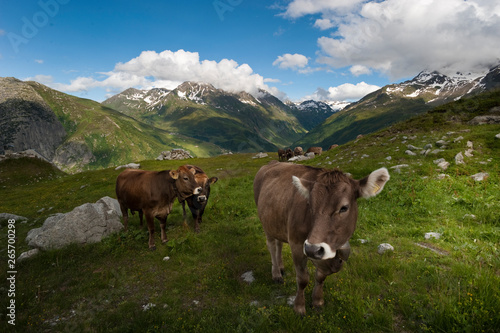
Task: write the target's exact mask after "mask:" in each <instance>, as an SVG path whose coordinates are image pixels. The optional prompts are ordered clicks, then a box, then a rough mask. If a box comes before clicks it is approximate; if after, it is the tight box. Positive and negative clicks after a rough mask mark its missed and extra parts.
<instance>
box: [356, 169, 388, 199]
mask: <svg viewBox="0 0 500 333" xmlns="http://www.w3.org/2000/svg"><path fill="white" fill-rule="evenodd" d="M390 178H391V176H389V171H387V169H386V168H380V169H377V170H375V171H373V172H372V173H371V174H370V175H368V176H367V177H365V178H363V179H361V180H360V181H359V196H360V197H363V198H371V197H374V196H376V195H377V194H379V193H380V192H382V190H383V189H384V185H385V183H387V181H388V180H389V179H390Z"/></svg>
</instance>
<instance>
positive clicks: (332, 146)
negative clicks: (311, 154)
mask: <svg viewBox="0 0 500 333" xmlns="http://www.w3.org/2000/svg"><path fill="white" fill-rule="evenodd" d="M338 146H339V145H337V144H334V145H331V146H330V147H329V148H328V150H332V149H333V148H337V147H338Z"/></svg>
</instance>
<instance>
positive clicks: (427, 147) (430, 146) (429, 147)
mask: <svg viewBox="0 0 500 333" xmlns="http://www.w3.org/2000/svg"><path fill="white" fill-rule="evenodd" d="M424 149H425V150H427V149H432V145H431V144H430V143H428V144H426V145H425V146H424Z"/></svg>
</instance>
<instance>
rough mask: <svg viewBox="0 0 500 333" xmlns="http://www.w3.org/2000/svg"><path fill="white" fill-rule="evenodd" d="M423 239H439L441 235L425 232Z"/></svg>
mask: <svg viewBox="0 0 500 333" xmlns="http://www.w3.org/2000/svg"><path fill="white" fill-rule="evenodd" d="M424 237H425V239H431V238H435V239H439V238H440V237H441V234H440V233H437V232H427V233H425V235H424Z"/></svg>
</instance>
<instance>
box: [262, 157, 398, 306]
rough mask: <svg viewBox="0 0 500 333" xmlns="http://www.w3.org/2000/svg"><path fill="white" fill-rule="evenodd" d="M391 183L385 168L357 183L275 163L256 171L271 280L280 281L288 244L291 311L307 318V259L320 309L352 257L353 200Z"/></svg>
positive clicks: (336, 174)
mask: <svg viewBox="0 0 500 333" xmlns="http://www.w3.org/2000/svg"><path fill="white" fill-rule="evenodd" d="M388 180H389V173H388V172H387V169H386V168H381V169H378V170H375V171H373V172H372V173H371V174H370V175H369V176H367V177H365V178H363V179H361V180H355V179H352V178H350V177H349V176H347V175H346V174H344V173H343V172H341V171H340V170H327V169H319V168H314V167H310V166H304V165H297V164H291V163H279V162H276V161H273V162H270V163H269V164H267V165H265V166H263V167H262V168H260V170H259V171H258V172H257V175H256V176H255V180H254V184H253V188H254V199H255V203H256V205H257V211H258V215H259V218H260V220H261V222H262V226H263V228H264V232H265V234H266V239H267V240H266V244H267V247H268V249H269V252H270V254H271V261H272V277H273V280H275V281H276V282H283V277H282V272H283V268H284V266H283V260H282V257H281V250H282V246H283V242H285V243H288V244H289V245H290V249H291V252H292V259H293V262H294V265H295V272H296V275H297V296H296V298H295V305H294V310H295V312H296V313H298V314H301V315H303V314H305V312H306V309H305V298H304V289H305V287H306V286H307V284H308V281H309V273H308V270H307V260H308V259H311V261H312V262H313V264H314V266H316V274H315V286H314V289H313V292H312V299H313V303H312V304H313V306H314V307H320V306H322V305H323V303H324V300H323V283H324V281H325V279H326V277H327V276H328V275H330V274H332V273H336V272H338V271H339V270H340V269H341V267H342V261H343V260H347V258H348V256H349V253H350V246H349V238H350V237H351V236H352V234H353V232H354V229H355V227H356V220H357V216H358V207H357V202H356V199H357V198H359V197H363V198H369V197H372V196H375V195H377V194H379V193H380V192H381V191H382V189H383V188H384V185H385V183H386V182H387V181H388Z"/></svg>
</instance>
